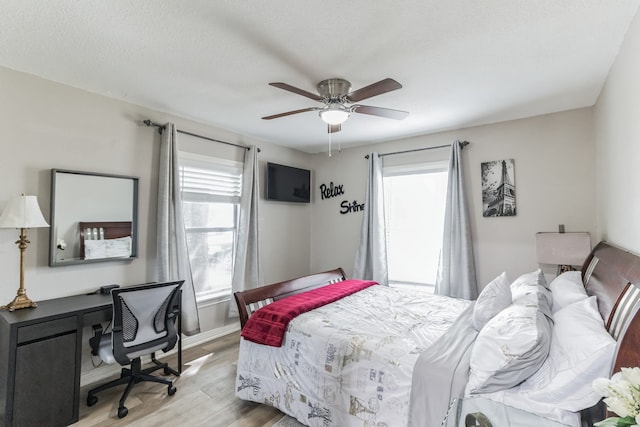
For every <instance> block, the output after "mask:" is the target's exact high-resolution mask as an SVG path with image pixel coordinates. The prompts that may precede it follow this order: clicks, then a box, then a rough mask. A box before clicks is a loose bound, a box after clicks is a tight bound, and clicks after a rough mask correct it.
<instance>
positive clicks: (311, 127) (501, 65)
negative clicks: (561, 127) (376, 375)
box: [0, 0, 640, 152]
mask: <svg viewBox="0 0 640 427" xmlns="http://www.w3.org/2000/svg"><path fill="white" fill-rule="evenodd" d="M639 3H640V0H616V1H611V0H562V1H559V0H536V1H531V0H483V1H477V0H450V1H446V0H440V1H434V0H403V1H375V2H373V1H370V0H349V1H344V0H340V1H339V0H322V1H320V0H317V1H314V2H311V1H304V0H271V1H257V0H247V1H240V0H233V1H232V0H229V1H222V0H216V1H210V0H188V1H187V0H183V1H178V0H146V1H142V0H136V1H131V0H126V1H125V0H109V1H104V0H84V1H77V0H56V1H51V0H0V5H1V9H0V10H1V11H2V13H0V40H2V41H1V42H0V66H4V67H7V68H11V69H15V70H19V71H24V72H26V73H30V74H34V75H37V76H41V77H43V78H46V79H49V80H53V81H56V82H61V83H64V84H67V85H70V86H74V87H78V88H82V89H85V90H88V91H91V92H95V93H99V94H104V95H107V96H110V97H114V98H118V99H122V100H125V101H128V102H131V103H134V104H138V105H142V106H145V107H149V108H152V109H155V110H160V111H164V112H168V113H171V114H174V115H178V116H181V117H185V118H189V119H193V120H196V121H198V122H202V123H206V124H211V125H214V126H217V127H221V128H225V129H228V130H231V131H233V132H237V133H240V134H243V135H247V136H251V137H253V138H256V139H259V140H265V141H269V142H272V143H275V144H280V145H284V146H288V147H293V148H297V149H300V150H303V151H308V152H318V151H322V150H324V149H326V146H327V143H328V138H329V136H328V134H327V132H326V127H325V125H324V123H323V122H322V121H321V120H320V118H319V117H318V115H317V113H315V112H307V113H302V114H297V115H294V116H288V117H283V118H279V119H275V120H271V121H266V120H261V117H263V116H267V115H271V114H276V113H281V112H285V111H289V110H295V109H300V108H306V107H315V106H319V105H320V104H318V103H317V102H315V101H312V100H311V99H308V98H305V97H302V96H299V95H296V94H293V93H291V92H287V91H284V90H281V89H277V88H274V87H271V86H269V85H268V83H269V82H285V83H288V84H291V85H293V86H296V87H298V88H301V89H304V90H306V91H309V92H313V93H315V91H316V90H315V86H316V84H317V83H318V82H319V81H320V80H323V79H326V78H330V77H341V78H344V79H347V80H349V81H350V82H351V83H352V88H353V89H358V88H360V87H363V86H366V85H368V84H371V83H374V82H376V81H379V80H381V79H383V78H386V77H391V78H393V79H395V80H397V81H398V82H400V83H401V84H402V85H403V88H402V89H400V90H397V91H394V92H390V93H386V94H383V95H379V96H377V97H374V98H370V99H367V100H366V101H363V102H362V103H363V104H367V105H374V106H379V107H386V108H394V109H400V110H406V111H409V112H410V115H409V117H408V118H406V119H405V120H402V121H396V120H391V119H384V118H379V117H373V116H367V115H364V114H352V116H351V117H350V118H349V120H348V121H347V122H346V123H345V124H344V125H343V127H342V131H341V132H338V133H335V134H333V135H332V139H333V143H334V144H336V143H340V144H341V145H342V146H343V147H346V146H350V145H358V144H366V143H370V142H378V141H384V140H390V139H398V138H403V137H408V136H414V135H419V134H424V133H430V132H436V131H442V130H448V129H455V128H461V127H466V126H472V125H478V124H486V123H494V122H498V121H504V120H510V119H516V118H522V117H529V116H534V115H539V114H545V113H550V112H555V111H562V110H567V109H572V108H579V107H584V106H591V105H593V104H594V103H595V101H596V99H597V96H598V94H599V93H600V90H601V88H602V84H603V82H604V80H605V78H606V75H607V73H608V71H609V68H610V67H611V64H612V63H613V61H614V59H615V56H616V54H617V52H618V49H619V47H620V45H621V43H622V40H623V39H624V35H625V33H626V30H627V28H628V26H629V23H630V22H631V20H632V19H633V16H634V15H635V13H636V11H637V9H638V4H639ZM151 119H153V117H151Z"/></svg>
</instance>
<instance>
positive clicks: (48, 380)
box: [0, 294, 182, 427]
mask: <svg viewBox="0 0 640 427" xmlns="http://www.w3.org/2000/svg"><path fill="white" fill-rule="evenodd" d="M111 317H112V300H111V296H110V295H101V294H89V295H76V296H71V297H65V298H56V299H52V300H45V301H40V302H38V307H37V308H28V309H22V310H17V311H14V312H9V311H6V310H0V426H6V427H18V426H30V427H31V426H48V427H57V426H66V425H69V424H73V423H75V422H76V421H78V412H79V405H80V369H81V365H82V354H83V352H88V351H90V350H89V344H88V342H83V339H82V331H83V328H84V327H85V326H91V325H94V324H96V323H101V322H107V321H109V320H111ZM178 322H179V324H178V330H179V331H180V330H181V325H180V319H178ZM181 342H182V340H178V346H179V347H178V365H179V370H181V369H180V368H181V367H182V360H181V359H182V358H181Z"/></svg>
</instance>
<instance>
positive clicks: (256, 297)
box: [233, 268, 347, 328]
mask: <svg viewBox="0 0 640 427" xmlns="http://www.w3.org/2000/svg"><path fill="white" fill-rule="evenodd" d="M346 278H347V277H346V275H345V274H344V270H343V269H342V268H335V269H333V270H328V271H325V272H322V273H316V274H311V275H309V276H304V277H299V278H297V279H292V280H285V281H284V282H279V283H274V284H273V285H267V286H262V287H259V288H254V289H249V290H246V291H238V292H234V294H233V296H234V297H235V299H236V304H237V305H238V313H239V314H240V327H241V328H244V324H245V323H247V320H249V316H251V314H252V313H253V312H254V311H256V310H257V309H259V308H260V307H263V306H265V305H267V304H269V303H272V302H273V301H277V300H279V299H282V298H285V297H288V296H290V295H295V294H299V293H301V292H305V291H310V290H311V289H315V288H319V287H321V286H326V285H328V284H330V283H336V282H340V281H342V280H345V279H346Z"/></svg>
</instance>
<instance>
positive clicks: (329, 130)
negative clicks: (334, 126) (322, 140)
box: [327, 124, 331, 157]
mask: <svg viewBox="0 0 640 427" xmlns="http://www.w3.org/2000/svg"><path fill="white" fill-rule="evenodd" d="M327 126H328V127H329V132H328V133H329V157H331V125H329V124H328V125H327Z"/></svg>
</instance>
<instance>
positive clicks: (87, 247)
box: [49, 169, 138, 267]
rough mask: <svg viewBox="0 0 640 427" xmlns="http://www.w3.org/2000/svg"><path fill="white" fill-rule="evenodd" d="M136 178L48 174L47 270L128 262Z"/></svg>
mask: <svg viewBox="0 0 640 427" xmlns="http://www.w3.org/2000/svg"><path fill="white" fill-rule="evenodd" d="M137 217H138V178H135V177H131V176H122V175H108V174H101V173H92V172H80V171H72V170H63V169H52V170H51V233H50V245H49V265H50V266H52V267H54V266H61V265H70V264H82V263H89V262H103V261H115V260H123V259H133V258H135V257H136V256H137V248H138V238H137V235H138V233H137V231H138V221H137Z"/></svg>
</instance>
